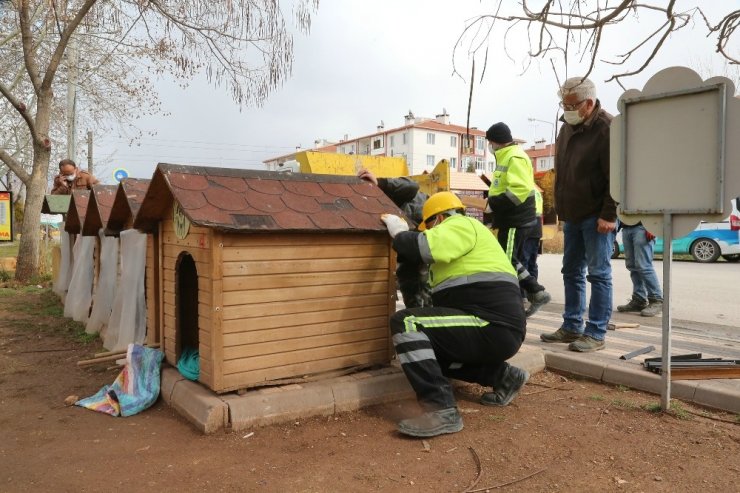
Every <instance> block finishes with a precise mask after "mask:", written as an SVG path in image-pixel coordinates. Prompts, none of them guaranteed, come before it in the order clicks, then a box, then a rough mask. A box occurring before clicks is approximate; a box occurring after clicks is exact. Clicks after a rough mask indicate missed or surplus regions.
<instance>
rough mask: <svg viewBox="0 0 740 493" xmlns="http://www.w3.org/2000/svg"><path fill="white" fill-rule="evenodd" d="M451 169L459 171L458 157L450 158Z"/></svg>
mask: <svg viewBox="0 0 740 493" xmlns="http://www.w3.org/2000/svg"><path fill="white" fill-rule="evenodd" d="M450 168H451V169H457V158H456V157H451V158H450Z"/></svg>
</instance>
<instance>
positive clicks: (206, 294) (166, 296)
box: [159, 209, 215, 390]
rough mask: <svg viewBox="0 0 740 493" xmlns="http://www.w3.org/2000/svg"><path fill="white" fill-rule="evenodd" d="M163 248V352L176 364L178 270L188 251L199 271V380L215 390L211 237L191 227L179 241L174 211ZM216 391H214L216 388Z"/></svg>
mask: <svg viewBox="0 0 740 493" xmlns="http://www.w3.org/2000/svg"><path fill="white" fill-rule="evenodd" d="M160 231H161V235H160V236H161V237H160V241H159V244H160V245H161V258H162V265H161V271H162V278H161V282H162V300H161V305H160V306H161V307H162V314H163V317H162V333H163V337H162V341H161V343H162V349H163V350H164V353H165V358H166V360H167V362H168V363H170V364H171V365H173V366H174V365H176V364H177V360H176V354H175V351H176V339H175V335H176V327H177V325H176V320H177V309H176V306H175V268H176V265H177V259H178V257H179V256H180V254H181V253H183V252H187V253H189V254H190V255H191V256H192V257H193V260H194V261H195V268H196V270H197V272H198V328H199V334H198V344H199V348H198V351H199V355H200V378H199V381H201V382H203V383H204V384H206V385H208V386H209V387H210V388H212V389H214V373H213V351H212V349H211V319H212V318H213V315H212V305H211V277H212V264H211V244H212V240H211V234H212V231H211V230H210V229H208V228H203V227H198V226H194V225H191V226H190V230H189V232H188V235H187V236H186V237H185V239H183V240H180V239H179V238H177V236H176V235H175V228H174V226H173V223H172V212H171V209H170V212H169V214H168V216H167V217H166V218H163V219H162V222H161V227H160ZM214 390H215V389H214Z"/></svg>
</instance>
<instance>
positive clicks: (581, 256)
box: [561, 216, 614, 340]
mask: <svg viewBox="0 0 740 493" xmlns="http://www.w3.org/2000/svg"><path fill="white" fill-rule="evenodd" d="M597 220H598V217H597V216H591V217H587V218H586V219H584V220H582V221H580V222H573V221H566V222H565V225H564V227H563V233H564V239H565V252H564V255H563V269H562V271H561V272H562V273H563V283H564V284H565V311H564V312H563V329H565V330H567V331H569V332H577V333H583V334H585V335H587V336H590V337H593V338H594V339H598V340H604V338H605V337H606V330H607V326H608V324H609V317H610V316H611V313H612V266H611V253H612V248H613V245H614V232H613V231H612V232H609V233H606V234H603V233H599V232H598V231H597V230H596V224H597ZM587 273H588V274H587ZM587 280H588V282H589V283H591V300H590V302H589V304H588V321H587V322H586V324H585V327H584V323H583V313H584V312H585V311H586V281H587Z"/></svg>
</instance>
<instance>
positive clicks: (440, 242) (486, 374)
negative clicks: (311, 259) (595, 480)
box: [381, 192, 529, 437]
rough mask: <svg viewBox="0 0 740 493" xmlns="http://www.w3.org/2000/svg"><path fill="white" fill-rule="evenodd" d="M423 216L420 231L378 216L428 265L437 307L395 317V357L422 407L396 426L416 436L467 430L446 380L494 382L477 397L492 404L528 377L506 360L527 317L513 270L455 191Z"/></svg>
mask: <svg viewBox="0 0 740 493" xmlns="http://www.w3.org/2000/svg"><path fill="white" fill-rule="evenodd" d="M422 215H423V222H422V223H421V224H420V226H419V229H420V230H421V231H422V232H417V231H409V226H408V224H407V223H406V222H405V221H404V220H403V219H402V218H400V217H398V216H394V215H391V214H384V215H382V216H381V219H382V220H383V222H384V223H385V224H386V226H387V228H388V233H389V234H390V235H391V237H392V238H393V248H394V249H395V250H396V252H398V254H399V255H401V256H403V257H404V258H406V259H410V260H414V261H416V262H422V263H425V264H428V265H430V273H429V280H430V283H431V286H432V297H433V305H434V306H432V307H423V308H406V309H404V310H399V311H397V312H396V313H395V314H394V315H392V316H391V319H390V327H391V335H392V338H393V346H394V347H395V349H396V354H397V355H398V360H399V361H400V363H401V368H402V369H403V372H404V373H405V375H406V378H408V380H409V383H410V384H411V387H412V388H413V389H414V391H415V392H416V397H417V400H418V402H419V404H420V405H421V407H422V409H423V410H424V413H423V414H422V415H421V416H418V417H415V418H409V419H404V420H402V421H400V422H399V424H398V431H399V432H401V433H403V434H405V435H409V436H413V437H430V436H436V435H441V434H443V433H455V432H458V431H460V430H462V428H463V421H462V417H461V416H460V413H459V411H458V409H457V404H456V401H455V396H454V394H453V391H452V385H451V384H450V381H449V380H448V378H455V379H458V380H463V381H466V382H473V383H477V384H479V385H482V386H485V387H492V391H491V392H486V393H484V394H483V395H482V396H481V399H480V402H481V404H484V405H488V406H506V405H508V404H509V403H510V402H511V401H512V399H514V397H515V396H516V395H517V394H518V393H519V390H520V389H521V388H522V387H523V386H524V384H525V383H526V382H527V380H528V379H529V373H527V371H526V370H524V369H522V368H517V367H515V366H512V365H510V364H508V363H507V362H506V360H507V359H509V358H511V357H512V356H514V355H515V354H516V353H517V352H518V351H519V348H520V347H521V345H522V342H523V341H524V336H525V334H526V324H527V323H526V317H525V315H524V307H523V305H522V302H521V297H520V294H519V282H518V280H517V277H516V271H515V270H514V267H513V266H512V265H511V261H510V260H509V258H508V257H507V256H506V254H505V253H504V251H503V249H502V248H501V245H499V243H498V241H497V240H496V238H495V237H494V236H493V234H491V230H489V229H488V228H487V227H486V226H484V225H483V223H481V222H480V221H478V220H477V219H474V218H472V217H468V216H466V215H465V207H464V206H463V204H462V202H460V199H459V198H458V197H457V196H455V194H453V193H451V192H438V193H435V194H434V195H432V196H431V197H429V200H427V201H426V203H425V204H424V208H423V214H422Z"/></svg>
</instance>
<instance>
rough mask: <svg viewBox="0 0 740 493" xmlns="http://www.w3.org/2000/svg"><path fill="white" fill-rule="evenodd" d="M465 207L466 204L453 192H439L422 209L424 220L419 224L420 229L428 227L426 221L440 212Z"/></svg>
mask: <svg viewBox="0 0 740 493" xmlns="http://www.w3.org/2000/svg"><path fill="white" fill-rule="evenodd" d="M456 209H463V210H465V206H464V205H463V203H462V202H460V199H459V198H458V197H457V195H455V194H454V193H452V192H437V193H435V194H434V195H432V196H431V197H429V198H428V199H427V201H426V202H424V208H423V209H422V210H421V215H422V217H423V220H422V221H421V224H419V231H424V230H425V229H427V226H426V222H427V221H428V220H429V219H430V218H432V217H434V216H436V215H437V214H439V213H440V212H444V211H449V210H456Z"/></svg>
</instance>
